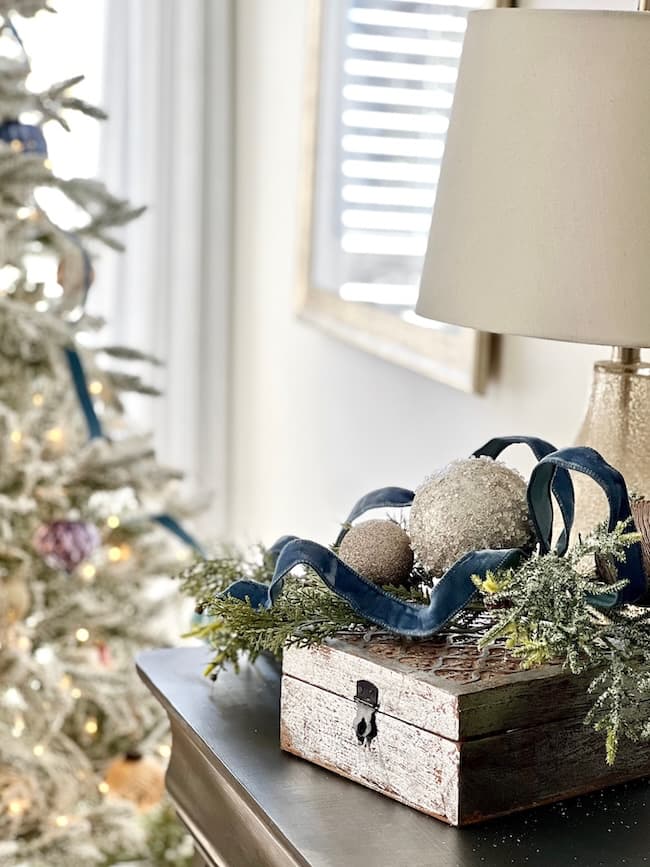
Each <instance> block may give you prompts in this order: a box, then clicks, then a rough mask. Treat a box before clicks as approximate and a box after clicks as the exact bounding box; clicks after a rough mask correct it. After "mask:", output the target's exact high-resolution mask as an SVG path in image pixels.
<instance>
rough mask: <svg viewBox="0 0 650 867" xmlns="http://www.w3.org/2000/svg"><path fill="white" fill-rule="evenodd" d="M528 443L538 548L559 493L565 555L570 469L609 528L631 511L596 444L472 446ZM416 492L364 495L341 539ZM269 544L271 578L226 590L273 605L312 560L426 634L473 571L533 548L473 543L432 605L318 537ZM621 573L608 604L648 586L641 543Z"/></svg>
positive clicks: (374, 617)
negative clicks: (408, 596)
mask: <svg viewBox="0 0 650 867" xmlns="http://www.w3.org/2000/svg"><path fill="white" fill-rule="evenodd" d="M518 443H522V444H525V445H527V446H529V448H530V449H531V450H532V451H533V454H534V455H535V457H536V458H537V460H538V463H537V465H536V466H535V469H534V470H533V472H532V474H531V479H530V482H529V485H528V494H527V496H528V503H529V509H530V514H531V520H532V522H533V526H534V527H535V531H536V533H537V536H538V541H539V545H540V553H547V552H548V551H550V547H551V535H552V529H553V509H552V503H551V496H554V497H555V499H556V501H557V503H558V505H559V508H560V512H561V514H562V518H563V522H564V529H563V531H562V533H561V535H560V538H559V539H558V542H557V544H556V548H555V551H556V553H557V554H558V555H559V556H561V555H563V554H564V553H565V552H566V550H567V547H568V542H569V535H570V532H571V527H572V525H573V519H574V492H573V485H572V482H571V478H570V475H569V471H571V470H575V471H577V472H581V473H586V474H588V475H590V476H591V477H592V478H593V479H594V480H595V481H596V482H597V483H598V484H599V485H600V486H601V487H602V488H603V490H604V491H605V493H606V495H607V498H608V502H609V505H610V516H609V529H610V530H612V529H614V527H615V526H616V524H617V523H618V521H625V520H628V519H630V507H629V500H628V496H627V489H626V486H625V480H624V479H623V477H622V476H621V474H620V473H619V472H618V471H617V470H615V469H614V468H613V467H611V466H610V465H609V464H608V463H607V462H606V461H605V460H604V458H602V456H601V455H599V454H598V453H597V452H595V451H594V450H593V449H585V448H573V449H562V450H560V451H557V450H556V449H555V447H554V446H553V445H551V443H548V442H546V441H545V440H541V439H539V438H536V437H521V436H517V437H500V438H496V439H493V440H490V441H489V442H487V443H486V444H485V445H484V446H482V447H481V448H480V449H477V450H476V451H475V452H474V456H476V457H479V456H481V455H486V456H488V457H492V458H493V459H496V457H497V456H498V455H499V454H501V452H502V451H503V450H504V449H505V448H507V447H508V446H510V445H515V444H518ZM413 496H414V495H413V492H412V491H409V490H407V489H405V488H394V487H392V488H380V489H378V490H376V491H371V492H370V493H369V494H367V495H366V496H365V497H362V498H361V499H360V500H359V501H358V502H357V503H356V504H355V506H354V507H353V509H352V511H351V512H350V515H349V516H348V520H347V521H346V525H345V526H344V528H343V530H342V531H341V533H340V534H339V536H338V538H337V545H338V544H340V542H341V540H342V539H343V536H344V535H345V533H346V532H347V529H348V528H349V525H350V524H351V523H352V521H354V520H355V519H356V518H358V517H360V516H361V515H362V514H364V513H365V512H367V511H369V510H371V509H376V508H382V507H396V506H397V507H404V506H409V505H410V504H411V503H412V501H413ZM271 551H272V553H273V554H275V555H276V556H277V559H276V562H275V569H274V572H273V577H272V579H271V582H270V583H269V584H263V583H260V582H256V581H250V580H242V581H236V582H235V583H234V584H232V585H231V586H230V587H229V588H227V590H226V591H224V594H223V595H224V596H230V597H232V598H235V599H240V600H242V601H248V603H249V604H250V605H251V606H252V607H254V608H267V609H268V608H271V607H272V606H273V604H274V603H275V601H276V599H277V598H278V596H279V595H280V593H281V592H282V588H283V586H284V579H285V577H286V576H287V575H288V574H289V573H290V572H291V571H292V570H293V569H295V568H296V566H308V567H310V568H311V569H313V570H314V572H316V574H317V575H318V576H319V577H320V578H321V580H322V581H323V582H324V583H325V585H326V586H327V587H329V589H330V590H331V591H332V592H333V593H336V594H337V595H338V596H340V597H341V598H343V599H345V600H346V601H347V602H348V604H349V605H350V607H351V608H352V609H353V610H354V611H356V612H357V613H358V614H359V615H361V616H362V617H364V618H366V619H367V620H370V621H371V622H372V623H376V624H377V625H379V626H383V627H385V628H386V629H388V630H390V631H391V632H394V633H396V634H398V635H403V636H409V637H413V638H426V637H430V636H432V635H435V634H436V633H437V632H440V630H441V629H443V628H444V626H445V625H446V624H447V623H449V621H450V620H451V619H452V618H453V617H454V616H455V615H456V614H457V613H458V612H459V611H460V610H462V609H463V608H464V607H465V606H466V605H467V604H468V602H469V601H470V600H471V599H472V598H473V597H474V596H475V595H476V593H477V588H476V586H475V584H474V582H473V580H472V578H473V576H478V577H479V578H481V579H484V578H485V576H486V574H487V573H488V572H497V571H499V570H500V569H505V568H508V567H512V566H516V565H517V564H518V563H519V562H520V561H521V560H522V559H523V558H524V557H526V556H528V555H527V554H526V553H525V552H524V551H522V550H520V549H518V548H507V549H501V550H483V551H472V552H470V553H468V554H465V555H464V556H463V557H461V558H460V559H459V560H457V562H456V563H454V565H453V566H452V567H451V568H450V569H448V570H447V572H446V573H445V574H444V575H443V576H442V578H441V579H440V581H439V582H438V583H437V584H436V585H435V587H434V588H433V589H432V591H431V597H430V601H429V604H428V605H420V604H417V603H413V602H407V601H405V600H403V599H399V598H397V597H396V596H394V595H392V594H391V593H388V592H387V591H385V590H383V589H382V588H381V587H379V586H378V585H376V584H374V583H373V582H371V581H368V580H367V579H366V578H364V577H363V576H362V575H359V574H358V573H357V572H355V571H354V570H353V569H351V568H350V567H349V566H348V565H347V564H346V563H344V562H343V561H342V560H341V559H340V558H339V557H338V556H337V555H336V554H335V553H334V552H333V551H331V550H330V549H329V548H326V547H324V546H323V545H320V544H318V543H317V542H312V541H310V540H307V539H298V538H296V537H295V536H283V537H282V538H281V539H279V540H278V541H277V542H276V543H275V545H273V546H272V548H271ZM615 566H616V569H617V573H618V577H619V578H621V579H623V580H626V581H628V584H627V586H626V587H625V588H624V590H622V591H620V593H618V594H608V595H607V596H606V597H599V598H598V599H595V600H594V603H595V604H601V605H603V606H609V605H611V604H616V603H618V602H621V601H633V600H635V599H637V598H638V597H639V596H640V595H641V594H642V593H643V592H644V591H645V586H646V578H645V573H644V570H643V561H642V556H641V549H640V545H639V544H638V543H634V544H633V545H631V546H630V547H629V548H628V552H627V557H626V559H625V561H624V562H623V563H620V564H615Z"/></svg>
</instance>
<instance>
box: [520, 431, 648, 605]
mask: <svg viewBox="0 0 650 867" xmlns="http://www.w3.org/2000/svg"><path fill="white" fill-rule="evenodd" d="M571 471H573V472H577V473H583V474H584V475H587V476H589V477H590V478H592V479H593V480H594V481H595V482H596V483H597V484H598V485H599V486H600V487H601V488H602V489H603V491H604V493H605V496H606V497H607V502H608V504H609V518H608V522H607V529H608V531H609V532H611V531H612V530H613V529H614V528H615V527H616V525H617V524H618V523H619V521H628V520H630V519H631V517H632V513H631V510H630V501H629V497H628V493H627V486H626V484H625V479H624V478H623V476H622V475H621V473H620V472H619V471H618V470H617V469H615V468H614V467H612V466H611V465H610V464H608V463H607V461H606V460H605V459H604V458H603V456H602V455H600V454H599V453H598V452H597V451H595V450H594V449H592V448H588V447H586V446H571V447H569V448H565V449H559V450H558V451H556V452H553V453H552V454H549V455H546V457H544V458H542V460H541V461H540V462H539V463H538V464H537V466H536V467H535V469H534V470H533V472H532V474H531V477H530V482H529V484H528V508H529V511H530V517H531V520H532V522H533V526H534V527H535V532H536V533H537V537H538V539H539V545H540V552H541V553H542V554H546V553H548V552H549V551H550V550H551V539H552V535H553V503H552V500H551V495H550V492H551V491H552V490H553V491H555V488H554V485H558V484H559V485H561V486H565V485H566V484H567V483H568V482H569V481H570V476H569V473H570V472H571ZM562 517H563V520H564V529H563V531H562V535H561V537H560V539H561V542H562V545H560V543H559V542H558V545H557V546H556V552H557V553H559V554H564V553H565V552H566V548H567V547H568V539H569V535H570V533H571V527H572V526H573V511H572V512H571V514H570V515H567V514H566V513H565V512H562ZM632 529H634V525H633V526H632ZM614 566H615V568H616V572H617V575H618V578H619V579H620V580H625V581H627V582H628V585H627V586H626V587H625V588H624V589H623V590H621V591H620V593H619V594H618V599H617V601H620V602H634V601H635V600H636V599H638V598H639V597H640V596H641V595H643V594H644V593H645V590H646V576H645V570H644V568H643V558H642V553H641V546H640V544H639V543H638V542H636V543H634V544H633V545H630V546H629V548H628V549H627V552H626V556H625V560H624V561H623V562H620V563H615V564H614Z"/></svg>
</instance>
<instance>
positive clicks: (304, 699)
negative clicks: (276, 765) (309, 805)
mask: <svg viewBox="0 0 650 867" xmlns="http://www.w3.org/2000/svg"><path fill="white" fill-rule="evenodd" d="M356 710H357V708H356V703H355V702H354V701H352V700H350V699H346V698H342V697H341V696H338V695H334V694H332V693H329V692H326V691H325V690H323V689H317V688H316V687H314V686H311V685H310V684H308V683H304V682H303V681H300V680H296V679H295V678H293V677H284V678H283V679H282V722H281V729H280V738H281V746H282V748H283V749H285V750H288V751H289V752H292V753H296V754H297V755H299V756H302V757H303V758H306V759H309V760H310V761H312V762H315V763H316V764H319V765H322V766H323V767H325V768H329V769H330V770H334V771H336V773H338V774H341V775H343V776H344V777H348V778H350V779H351V780H356V781H357V782H359V783H363V785H365V786H368V787H370V788H371V789H377V790H378V791H380V792H382V793H383V794H387V795H390V797H392V798H395V799H396V800H398V801H402V803H404V804H408V805H409V806H412V807H417V809H418V810H422V811H423V812H425V813H429V814H431V815H434V816H438V817H440V818H443V819H445V820H446V821H447V822H450V823H451V824H457V823H458V779H459V764H460V751H459V748H458V745H457V744H456V743H454V742H453V741H449V740H446V739H445V738H441V737H438V736H437V735H434V734H431V732H427V731H424V730H423V729H420V728H417V727H416V726H412V725H409V724H408V723H405V722H402V721H401V720H397V719H394V718H393V717H391V716H387V715H386V714H383V713H381V712H378V713H377V714H376V723H377V736H376V737H375V738H373V740H372V741H371V742H370V743H369V744H368V745H367V746H360V745H359V741H358V740H357V736H356V733H355V731H354V720H355V716H356Z"/></svg>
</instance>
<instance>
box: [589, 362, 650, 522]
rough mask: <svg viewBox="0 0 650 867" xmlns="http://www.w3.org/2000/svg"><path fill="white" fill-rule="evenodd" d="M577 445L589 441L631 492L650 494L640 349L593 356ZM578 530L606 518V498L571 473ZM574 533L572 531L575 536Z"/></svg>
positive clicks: (649, 382)
mask: <svg viewBox="0 0 650 867" xmlns="http://www.w3.org/2000/svg"><path fill="white" fill-rule="evenodd" d="M577 445H586V446H591V447H592V448H594V449H596V451H598V452H600V453H601V454H602V455H603V457H604V458H605V459H606V460H607V461H608V462H609V463H610V464H611V465H612V466H614V467H616V469H618V470H619V471H620V472H621V473H622V474H623V477H624V478H625V481H626V483H627V488H628V491H629V493H630V495H633V494H635V495H642V496H647V497H650V364H647V363H645V362H643V361H641V358H640V351H639V350H638V349H621V348H617V349H615V350H614V356H613V358H612V360H611V361H597V362H596V364H595V365H594V378H593V384H592V389H591V396H590V398H589V405H588V407H587V412H586V415H585V418H584V421H583V423H582V427H581V428H580V432H579V433H578V438H577ZM574 485H575V488H576V523H575V528H576V530H577V531H578V532H581V533H584V532H588V531H589V530H591V529H593V527H594V526H596V524H598V523H601V522H602V521H605V520H606V519H607V515H608V508H607V501H606V499H605V496H604V494H603V492H602V491H601V490H600V488H598V486H597V485H596V484H595V483H594V482H592V481H591V480H590V479H588V478H587V477H586V476H584V475H582V474H576V475H575V476H574ZM574 538H575V537H574Z"/></svg>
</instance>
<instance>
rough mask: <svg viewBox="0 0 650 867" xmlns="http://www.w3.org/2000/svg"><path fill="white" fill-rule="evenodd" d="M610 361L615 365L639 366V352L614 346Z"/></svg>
mask: <svg viewBox="0 0 650 867" xmlns="http://www.w3.org/2000/svg"><path fill="white" fill-rule="evenodd" d="M612 361H613V362H614V363H616V364H639V362H640V361H641V350H640V349H637V348H632V347H629V346H614V347H613V348H612Z"/></svg>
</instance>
